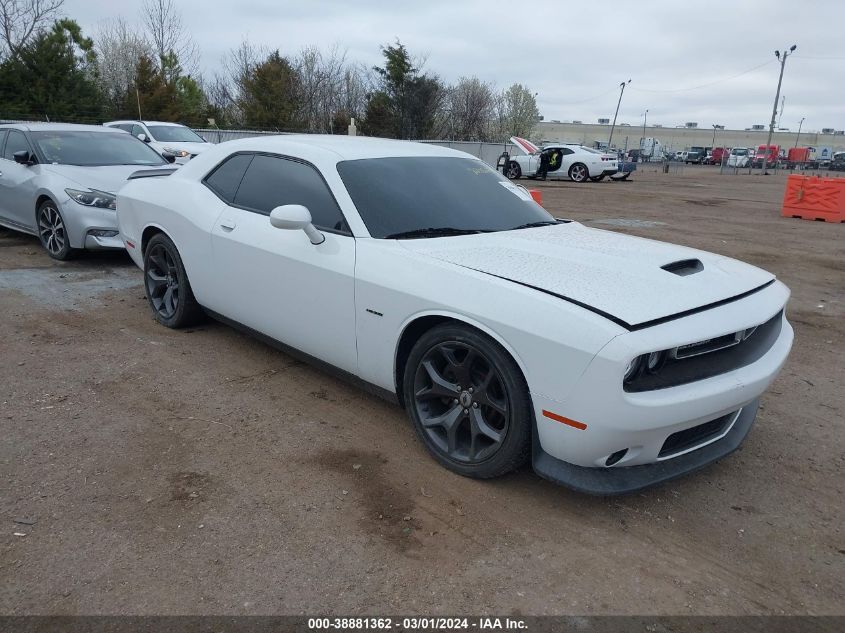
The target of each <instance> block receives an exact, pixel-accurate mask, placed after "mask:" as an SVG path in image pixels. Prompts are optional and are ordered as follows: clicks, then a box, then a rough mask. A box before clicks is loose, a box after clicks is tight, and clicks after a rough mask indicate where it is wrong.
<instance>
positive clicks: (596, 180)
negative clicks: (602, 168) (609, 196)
mask: <svg viewBox="0 0 845 633" xmlns="http://www.w3.org/2000/svg"><path fill="white" fill-rule="evenodd" d="M590 180H592V181H593V182H601V181H602V180H604V174H602V175H601V176H590Z"/></svg>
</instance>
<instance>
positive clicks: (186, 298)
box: [144, 233, 202, 328]
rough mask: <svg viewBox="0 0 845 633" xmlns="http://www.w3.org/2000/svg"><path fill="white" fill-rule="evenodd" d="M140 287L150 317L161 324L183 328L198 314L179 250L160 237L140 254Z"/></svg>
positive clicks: (156, 237) (164, 237)
mask: <svg viewBox="0 0 845 633" xmlns="http://www.w3.org/2000/svg"><path fill="white" fill-rule="evenodd" d="M144 287H145V289H146V291H147V300H148V301H149V304H150V308H151V309H152V311H153V316H154V317H155V319H156V321H158V322H159V323H161V324H162V325H166V326H167V327H171V328H178V327H184V326H186V325H191V324H192V323H193V322H195V321H196V320H197V318H199V316H201V314H202V309H201V308H200V307H199V305H198V304H197V302H196V300H195V299H194V294H193V292H192V291H191V284H190V283H189V282H188V275H187V273H186V272H185V267H184V266H183V265H182V258H181V257H180V256H179V251H177V250H176V246H175V245H174V244H173V242H172V241H171V240H170V238H168V237H167V236H166V235H164V234H161V233H160V234H158V235H156V236H154V237H153V238H152V239H151V240H150V243H149V244H148V245H147V248H146V249H145V251H144Z"/></svg>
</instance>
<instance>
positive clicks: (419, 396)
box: [405, 325, 532, 478]
mask: <svg viewBox="0 0 845 633" xmlns="http://www.w3.org/2000/svg"><path fill="white" fill-rule="evenodd" d="M408 361H409V362H408V365H407V369H406V375H405V402H406V406H407V408H408V410H409V413H410V416H411V419H412V421H413V422H414V425H415V428H416V430H417V433H418V434H419V436H420V438H421V439H422V440H423V442H424V444H425V445H426V447H427V448H428V450H429V451H430V452H431V453H432V454H433V455H434V457H435V458H437V460H438V461H440V462H441V463H442V464H444V465H445V466H446V467H447V468H450V469H451V470H454V471H455V472H458V473H460V474H462V475H466V476H470V477H479V478H486V477H495V476H498V475H501V474H504V473H506V472H508V471H510V470H513V469H514V468H516V467H518V466H519V465H520V464H522V463H523V462H524V461H525V459H526V458H527V456H528V451H529V449H530V429H531V420H532V414H531V407H530V400H529V397H528V390H527V387H526V386H525V382H524V379H523V378H522V374H521V372H520V371H519V369H518V367H517V366H516V364H515V363H514V361H513V359H512V358H511V357H510V356H509V355H508V354H507V352H506V351H505V350H503V349H502V348H501V346H499V345H498V344H497V343H496V342H495V341H492V340H491V339H489V338H488V337H487V336H485V335H482V334H481V333H479V332H476V331H474V330H472V329H471V328H469V327H465V326H461V325H451V326H441V327H438V328H435V330H432V331H430V332H428V333H427V334H426V335H424V336H423V337H422V338H421V339H420V341H418V342H417V345H416V346H415V347H414V349H413V350H412V352H411V355H410V357H409V359H408Z"/></svg>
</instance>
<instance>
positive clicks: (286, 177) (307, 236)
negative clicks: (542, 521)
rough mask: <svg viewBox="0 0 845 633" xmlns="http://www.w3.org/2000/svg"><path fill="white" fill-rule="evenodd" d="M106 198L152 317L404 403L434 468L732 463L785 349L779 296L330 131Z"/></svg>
mask: <svg viewBox="0 0 845 633" xmlns="http://www.w3.org/2000/svg"><path fill="white" fill-rule="evenodd" d="M137 176H138V177H137V178H134V179H130V181H129V182H128V183H127V185H126V186H125V187H124V188H123V189H122V190H121V191H120V193H119V195H118V201H117V214H118V221H119V226H120V231H121V236H122V239H123V240H124V242H125V244H126V248H127V249H128V252H129V254H130V255H131V257H132V258H133V260H134V261H135V262H136V263H137V265H138V266H139V267H141V268H142V269H143V271H144V280H145V286H146V292H147V297H148V299H149V304H150V308H151V310H152V313H153V315H154V316H155V318H156V319H157V320H158V321H159V322H160V323H162V324H163V325H165V326H168V327H181V326H186V325H188V324H190V323H191V322H193V321H194V320H196V319H198V318H200V317H201V316H202V314H203V313H204V312H205V313H208V314H211V315H213V316H215V317H217V318H219V319H221V320H223V321H225V322H228V323H232V324H236V325H238V326H239V327H243V328H245V329H247V330H248V331H251V332H254V333H257V334H259V335H261V336H262V337H263V338H264V339H265V340H269V341H271V342H274V343H276V344H278V345H279V346H281V347H282V348H283V349H286V350H288V351H290V352H291V353H294V354H298V355H300V356H303V357H305V358H308V359H311V360H316V361H318V362H319V363H320V364H321V365H323V366H330V367H332V368H334V369H335V370H336V371H338V372H339V373H340V374H342V375H344V376H347V377H350V378H352V379H353V380H355V381H357V382H359V383H361V384H363V385H366V386H368V387H370V388H371V389H372V390H374V391H376V392H377V393H380V394H383V395H386V396H387V397H389V398H391V399H394V400H397V401H398V402H399V403H400V404H401V405H402V406H403V407H405V409H406V410H407V412H408V414H409V416H410V418H411V421H412V423H413V425H414V427H415V429H416V432H417V434H418V435H419V437H420V439H421V441H422V443H423V444H424V445H425V447H426V448H427V449H428V450H429V451H430V452H431V454H432V455H433V456H434V458H435V459H436V460H437V461H439V462H440V463H441V464H443V465H444V466H446V467H447V468H449V469H451V470H453V471H455V472H457V473H460V474H461V475H466V476H470V477H479V478H486V477H494V476H497V475H501V474H503V473H506V472H508V471H511V470H513V469H515V468H517V467H519V466H520V465H521V464H522V463H523V462H525V461H526V460H528V459H531V461H532V464H533V467H534V469H535V470H536V471H537V472H538V473H539V474H540V475H542V476H544V477H546V478H549V479H551V480H553V481H556V482H559V483H562V484H565V485H568V486H571V487H573V488H576V489H578V490H583V491H588V492H592V493H597V494H611V493H619V492H628V491H632V490H636V489H639V488H642V487H644V486H648V485H650V484H653V483H656V482H659V481H663V480H666V479H669V478H672V477H677V476H679V475H682V474H684V473H687V472H689V471H692V470H695V469H697V468H700V467H701V466H703V465H705V464H707V463H709V462H712V461H714V460H716V459H719V458H721V457H723V456H725V455H727V454H728V453H730V452H731V451H733V450H734V449H736V448H737V447H738V446H739V445H740V443H741V442H742V441H743V439H744V438H745V436H746V434H747V433H748V432H749V430H750V428H751V425H752V423H753V421H754V418H755V415H756V412H757V406H758V402H759V399H760V396H761V394H762V393H763V392H764V391H765V389H766V388H767V387H768V385H769V383H771V381H772V380H773V379H774V378H775V376H776V375H777V373H778V371H779V369H780V368H781V366H782V365H783V363H784V361H785V360H786V358H787V355H788V353H789V350H790V347H791V344H792V336H793V335H792V328H791V327H790V325H789V323H788V322H787V320H786V318H785V315H784V309H785V305H786V302H787V299H788V297H789V291H788V289H787V288H786V287H785V286H784V285H783V284H782V283H780V282H779V281H777V280H776V279H775V277H774V276H773V275H771V274H770V273H768V272H766V271H764V270H760V269H759V268H755V267H753V266H749V265H747V264H744V263H741V262H739V261H736V260H733V259H729V258H727V257H722V256H719V255H713V254H710V253H706V252H702V251H698V250H693V249H690V248H684V247H680V246H673V245H670V244H664V243H660V242H653V241H650V240H645V239H640V238H635V237H629V236H625V235H621V234H618V233H613V232H608V231H602V230H597V229H592V228H587V227H584V226H582V225H581V224H578V223H577V222H571V221H567V220H555V219H554V218H553V217H552V216H551V215H549V214H548V213H547V212H546V211H545V210H544V209H543V208H542V207H540V206H539V205H537V204H536V203H535V202H533V201H532V200H531V198H530V196H529V195H527V193H526V192H525V190H524V189H522V188H521V187H518V186H516V185H514V184H512V183H510V182H509V181H508V180H507V179H505V178H504V177H502V175H501V174H499V173H497V172H496V171H495V170H494V169H492V168H491V167H489V166H488V165H486V164H485V163H483V162H481V161H480V160H478V159H476V158H474V157H472V156H469V155H467V154H464V153H461V152H457V151H454V150H450V149H446V148H442V147H437V146H432V145H422V144H416V143H408V142H401V141H387V140H379V139H362V138H350V137H342V136H323V137H320V136H278V137H264V138H250V139H244V140H239V141H232V142H228V143H223V144H221V145H217V146H215V147H213V148H211V149H209V150H208V151H206V152H205V153H203V154H202V155H200V156H198V157H197V158H195V159H194V160H192V161H191V162H189V163H188V164H187V165H185V166H184V167H182V168H181V169H179V170H178V171H176V172H175V173H173V174H172V175H169V176H151V175H150V174H149V173H148V172H140V173H139V174H138V175H137Z"/></svg>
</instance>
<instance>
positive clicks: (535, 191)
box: [528, 189, 543, 204]
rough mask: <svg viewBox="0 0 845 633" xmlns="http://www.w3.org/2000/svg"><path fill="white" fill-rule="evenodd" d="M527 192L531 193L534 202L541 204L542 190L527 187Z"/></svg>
mask: <svg viewBox="0 0 845 633" xmlns="http://www.w3.org/2000/svg"><path fill="white" fill-rule="evenodd" d="M528 193H530V194H531V197H532V198H534V202H536V203H537V204H543V192H542V191H540V190H539V189H529V190H528Z"/></svg>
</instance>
